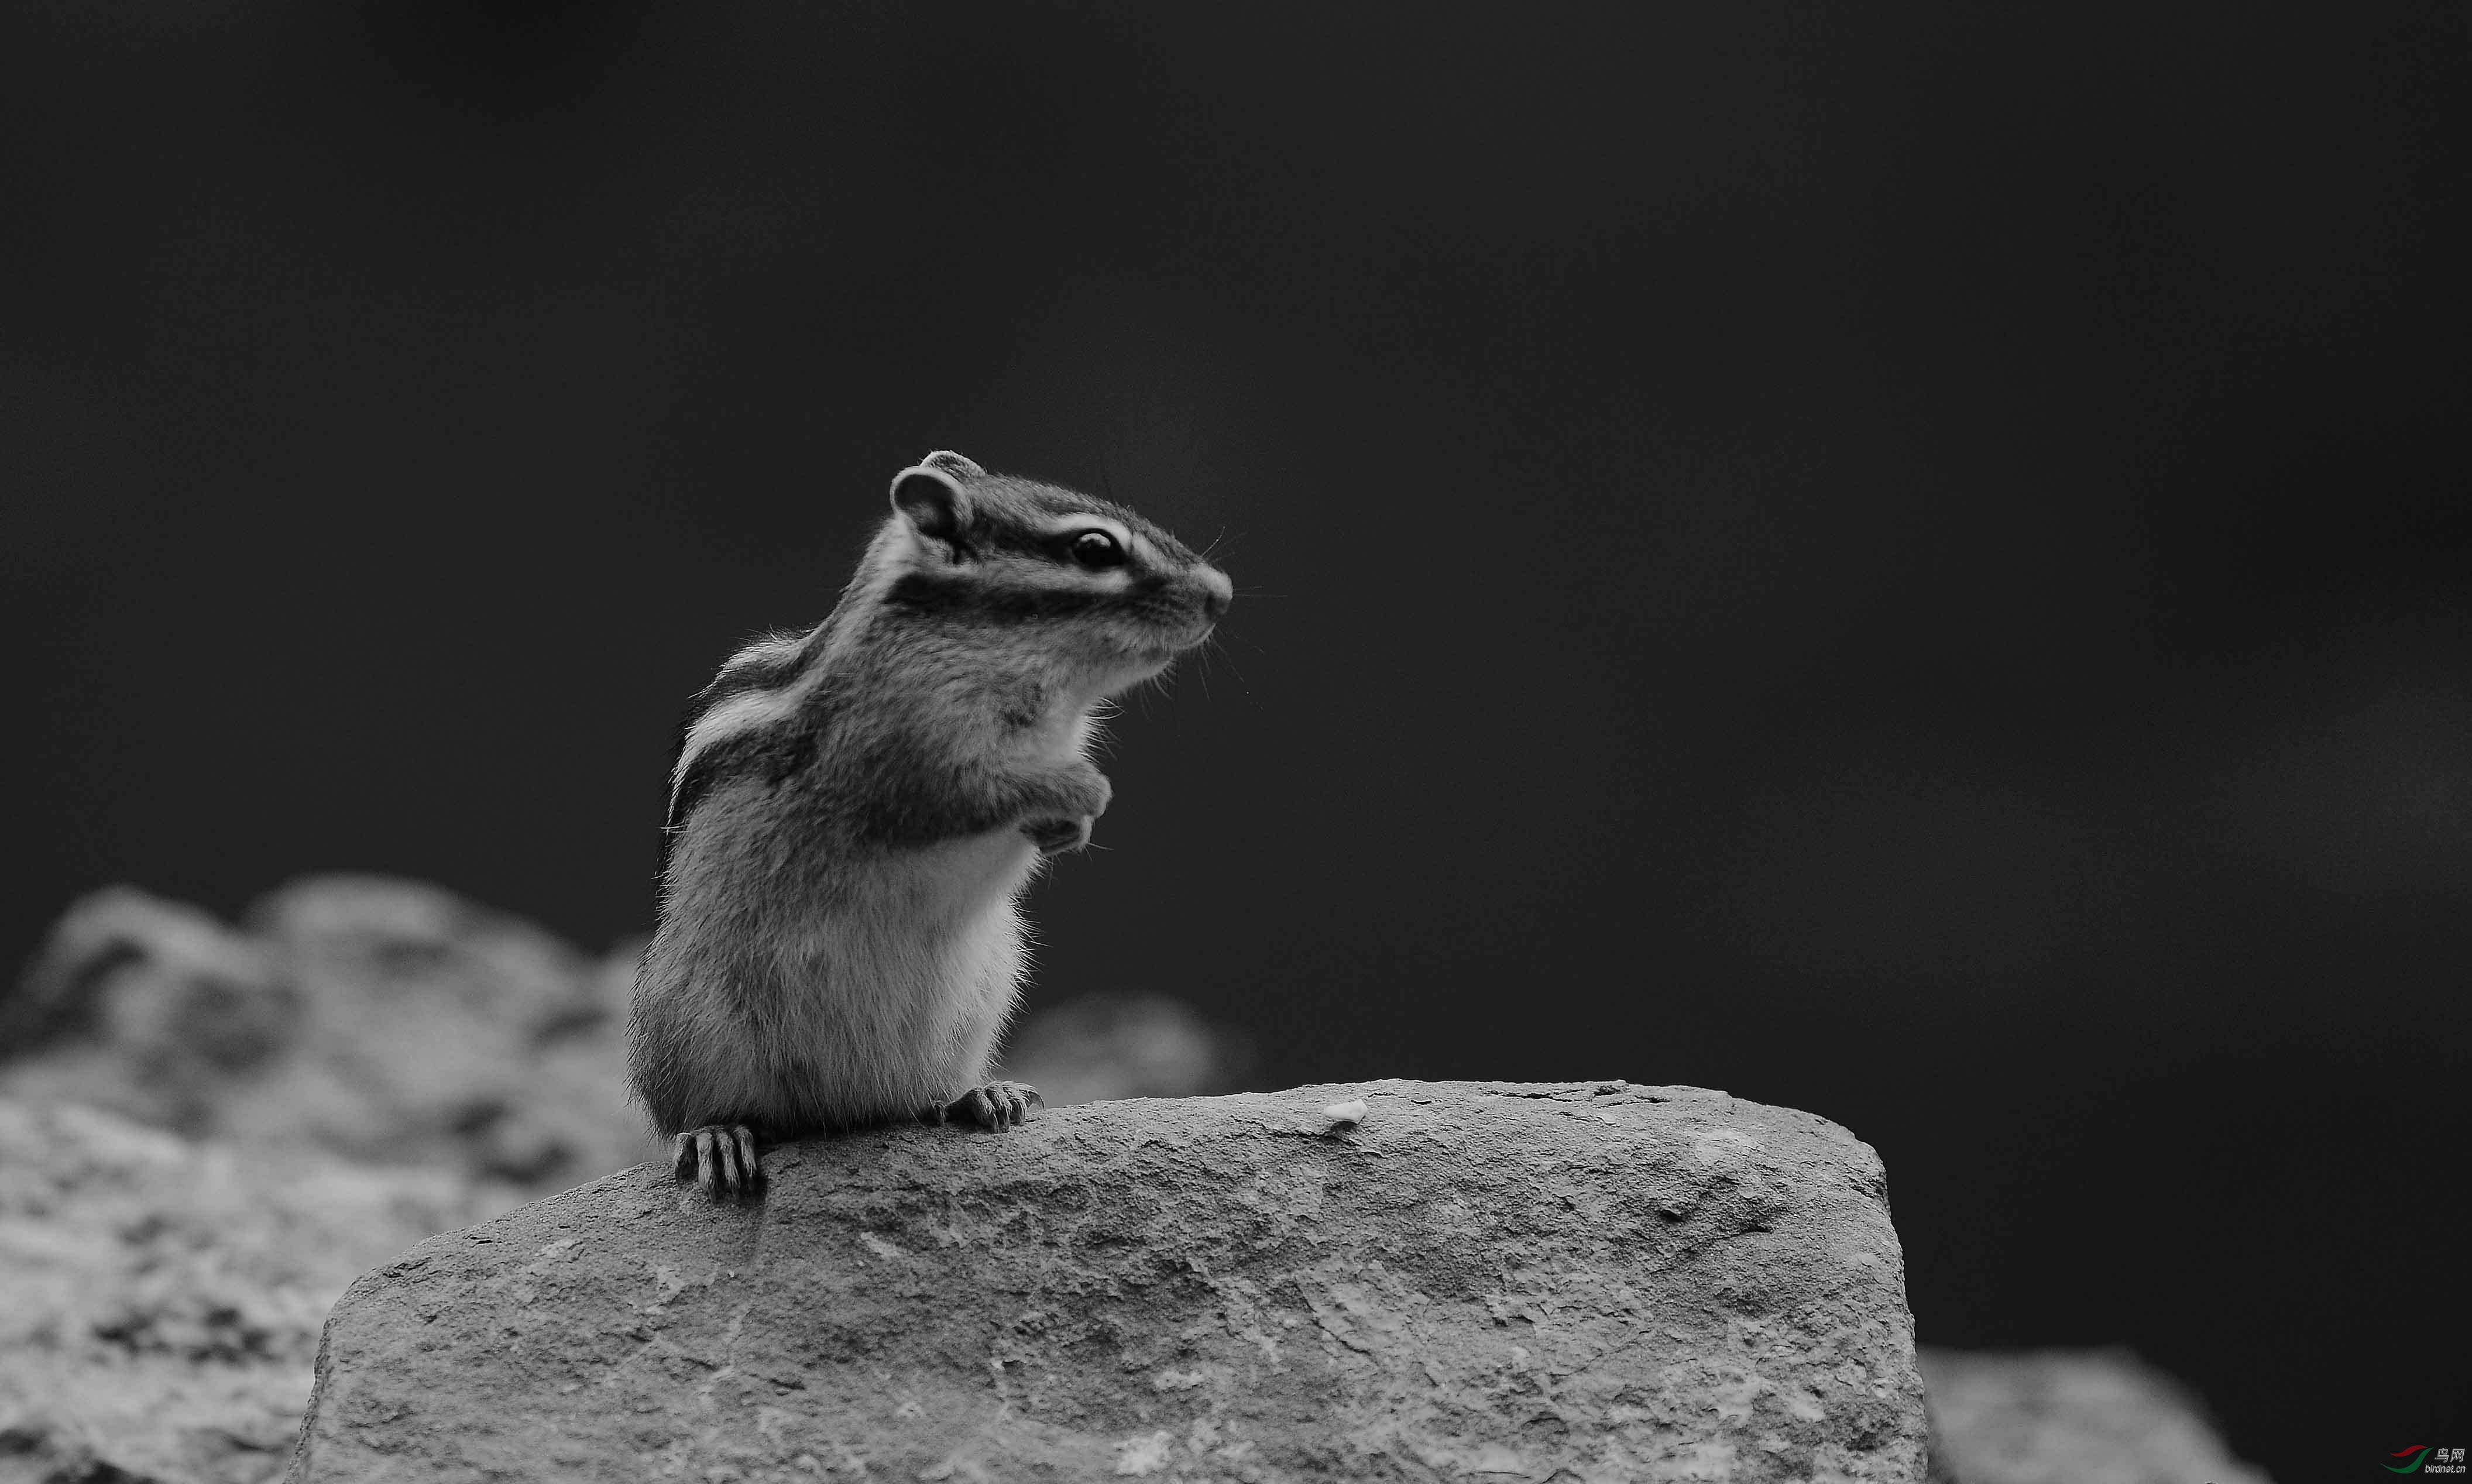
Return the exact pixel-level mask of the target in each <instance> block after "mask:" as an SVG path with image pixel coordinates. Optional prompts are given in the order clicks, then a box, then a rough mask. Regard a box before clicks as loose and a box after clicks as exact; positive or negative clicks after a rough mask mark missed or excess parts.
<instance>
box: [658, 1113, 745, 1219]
mask: <svg viewBox="0 0 2472 1484" xmlns="http://www.w3.org/2000/svg"><path fill="white" fill-rule="evenodd" d="M670 1172H671V1173H672V1174H674V1175H676V1176H677V1180H678V1183H679V1184H680V1185H692V1186H694V1187H695V1188H696V1189H697V1190H701V1191H702V1192H703V1193H704V1195H705V1196H706V1198H708V1199H711V1200H716V1201H722V1200H734V1199H736V1198H737V1197H739V1196H742V1195H752V1194H754V1193H755V1188H756V1186H757V1185H759V1184H761V1183H762V1182H763V1179H764V1171H763V1169H762V1167H761V1166H758V1165H757V1164H756V1163H755V1131H754V1130H753V1129H751V1128H749V1127H748V1126H747V1125H746V1124H744V1123H707V1124H705V1125H704V1126H703V1127H701V1128H691V1129H688V1130H687V1131H686V1132H685V1133H683V1134H680V1135H678V1136H677V1138H676V1139H675V1140H673V1141H672V1142H671V1144H670Z"/></svg>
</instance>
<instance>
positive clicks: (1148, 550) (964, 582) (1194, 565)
mask: <svg viewBox="0 0 2472 1484" xmlns="http://www.w3.org/2000/svg"><path fill="white" fill-rule="evenodd" d="M892 509H893V516H894V518H893V520H892V521H891V522H889V523H888V524H887V529H886V531H885V534H884V536H883V537H881V538H879V540H880V545H879V548H878V550H879V553H880V554H881V555H882V556H883V557H884V558H886V559H887V560H888V562H889V564H890V565H891V568H892V569H893V570H891V571H889V572H888V573H887V576H888V577H891V580H890V582H889V583H888V585H887V586H886V588H885V600H884V601H886V602H887V603H888V604H891V605H892V606H895V607H901V608H906V609H909V610H911V611H913V612H915V613H919V614H922V615H942V616H946V617H949V618H950V619H952V620H953V621H955V622H956V623H960V624H971V625H990V626H994V627H997V628H1002V629H1011V630H1015V631H1018V632H1020V633H1022V635H1023V636H1024V637H1025V638H1030V637H1033V636H1035V639H1036V642H1038V643H1040V644H1042V645H1046V646H1050V647H1052V648H1055V649H1056V650H1058V652H1060V653H1063V654H1067V655H1070V656H1071V658H1072V659H1073V660H1075V661H1076V662H1078V663H1080V664H1081V665H1084V666H1088V667H1090V668H1091V669H1092V670H1093V671H1105V673H1106V675H1107V678H1108V679H1109V681H1110V682H1111V683H1110V684H1108V686H1107V687H1106V688H1107V689H1109V690H1113V689H1116V688H1117V686H1119V685H1129V684H1130V683H1132V681H1134V680H1137V679H1140V678H1142V677H1143V676H1146V675H1150V674H1153V673H1156V672H1157V671H1160V670H1162V669H1164V668H1165V667H1166V666H1167V664H1168V662H1169V661H1170V660H1173V659H1174V658H1175V657H1176V656H1177V654H1178V653H1180V652H1182V651H1183V650H1186V649H1189V648H1193V647H1194V646H1195V645H1198V644H1200V643H1201V642H1202V641H1203V640H1204V639H1207V638H1208V637H1210V630H1211V628H1212V626H1213V625H1215V624H1217V623H1218V622H1219V618H1220V615H1222V614H1224V613H1225V612H1226V611H1227V605H1228V603H1229V602H1230V601H1232V600H1233V597H1234V589H1233V588H1231V587H1230V586H1229V585H1228V581H1227V574H1225V573H1224V572H1222V571H1220V570H1219V569H1218V568H1216V567H1214V566H1212V565H1210V563H1208V562H1207V561H1204V560H1203V559H1202V558H1200V556H1197V555H1195V554H1194V553H1193V552H1192V551H1191V550H1190V549H1189V548H1187V547H1186V546H1185V545H1184V543H1183V542H1181V541H1178V540H1177V538H1176V537H1174V536H1172V535H1169V534H1168V533H1167V532H1166V531H1164V530H1160V529H1159V528H1158V527H1156V526H1153V525H1152V524H1151V523H1150V522H1149V521H1146V520H1144V519H1142V518H1141V517H1140V516H1138V515H1136V514H1134V513H1133V512H1132V511H1130V510H1128V509H1126V508H1125V507H1124V506H1120V505H1116V504H1113V503H1111V502H1109V501H1105V500H1101V499H1098V498H1096V497H1095V496H1091V495H1084V494H1081V493H1078V492H1077V491H1074V490H1070V489H1064V488H1060V487H1058V486H1057V485H1054V484H1041V483H1035V482H1034V481H1031V480H1021V479H1013V478H1010V477H1009V476H1006V475H1000V474H989V473H988V472H987V471H986V470H985V469H982V468H980V467H979V466H978V465H977V464H975V463H972V462H971V461H970V460H969V459H964V458H963V457H962V456H961V455H959V454H952V453H937V454H930V455H928V456H927V457H926V458H925V459H921V460H919V461H918V462H917V463H916V464H915V465H913V466H912V467H910V468H907V469H904V470H902V471H901V472H900V473H899V474H897V475H895V476H893V480H892Z"/></svg>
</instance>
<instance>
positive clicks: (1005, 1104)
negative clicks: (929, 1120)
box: [941, 1082, 1047, 1131]
mask: <svg viewBox="0 0 2472 1484" xmlns="http://www.w3.org/2000/svg"><path fill="white" fill-rule="evenodd" d="M1034 1104H1035V1105H1036V1106H1038V1107H1041V1108H1044V1107H1046V1106H1047V1099H1046V1098H1044V1097H1041V1096H1039V1095H1038V1089H1036V1088H1034V1087H1033V1086H1031V1085H1030V1084H1029V1083H1027V1082H990V1083H988V1084H987V1085H986V1086H985V1087H974V1088H972V1089H970V1090H969V1091H968V1092H966V1093H963V1095H961V1096H959V1097H957V1098H955V1099H953V1101H952V1103H951V1104H950V1105H949V1106H947V1107H946V1108H944V1109H943V1111H942V1114H941V1117H942V1118H943V1119H953V1120H955V1121H957V1122H962V1123H976V1124H977V1125H978V1126H979V1127H981V1128H991V1129H996V1130H998V1131H1002V1130H1004V1129H1008V1128H1019V1127H1020V1126H1021V1125H1022V1124H1024V1123H1026V1122H1028V1121H1030V1110H1031V1107H1032V1106H1033V1105H1034Z"/></svg>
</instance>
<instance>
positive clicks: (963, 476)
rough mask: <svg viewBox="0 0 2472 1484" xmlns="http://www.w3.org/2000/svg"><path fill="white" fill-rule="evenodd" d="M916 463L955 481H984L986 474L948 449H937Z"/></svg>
mask: <svg viewBox="0 0 2472 1484" xmlns="http://www.w3.org/2000/svg"><path fill="white" fill-rule="evenodd" d="M918 461H919V462H920V463H921V464H924V465H925V466H926V467H928V468H930V469H941V470H943V471H944V472H945V473H947V474H949V475H951V476H953V478H955V479H957V480H976V479H985V478H986V473H987V471H986V470H985V469H982V468H980V467H979V466H978V465H977V464H975V463H972V462H971V461H970V460H969V459H964V458H963V457H962V456H961V455H959V454H957V453H955V452H953V451H952V450H951V449H949V448H942V449H938V450H937V451H936V452H934V453H932V454H929V455H928V456H927V457H926V458H924V459H919V460H918Z"/></svg>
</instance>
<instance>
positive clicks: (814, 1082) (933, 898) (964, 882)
mask: <svg viewBox="0 0 2472 1484" xmlns="http://www.w3.org/2000/svg"><path fill="white" fill-rule="evenodd" d="M1037 860H1038V856H1037V850H1036V847H1034V845H1032V844H1031V842H1030V841H1029V840H1028V839H1027V838H1025V837H1023V836H1022V835H1021V833H1020V832H1019V831H1018V830H1016V829H1005V830H999V831H991V832H989V833H987V834H985V835H978V836H967V837H964V838H962V839H956V840H946V841H942V842H939V843H938V844H935V845H931V846H928V847H925V848H923V849H917V850H905V851H900V852H896V853H894V854H892V855H891V857H890V858H889V859H887V860H883V861H881V862H879V863H878V864H877V865H876V866H875V868H874V869H872V870H870V871H868V872H867V873H865V876H864V878H863V879H862V881H861V882H860V883H858V884H857V885H856V888H855V889H854V890H852V891H850V892H849V893H848V894H846V895H844V896H842V897H841V898H840V899H839V900H837V901H835V902H833V903H831V904H830V905H829V906H825V907H821V908H820V910H819V911H817V912H816V913H815V914H814V915H813V916H811V917H807V918H805V919H804V920H802V921H800V922H799V923H797V924H796V926H795V927H794V928H793V929H792V930H790V931H789V932H788V933H787V934H785V935H784V940H783V941H782V942H781V943H780V944H779V945H778V949H777V953H776V957H775V962H774V964H773V966H772V967H773V969H774V972H775V973H776V974H777V975H778V976H779V983H780V987H781V989H782V990H783V991H784V994H783V996H782V1004H783V1008H784V1012H785V1015H784V1019H785V1022H786V1024H785V1025H783V1026H782V1027H781V1028H782V1031H783V1034H782V1035H781V1037H780V1038H779V1041H778V1043H777V1046H778V1052H777V1054H778V1055H779V1057H780V1058H781V1060H782V1062H783V1063H784V1065H782V1066H781V1067H780V1068H779V1071H780V1072H782V1073H783V1075H781V1076H780V1077H779V1078H777V1079H775V1080H773V1084H772V1085H774V1086H776V1087H779V1088H781V1089H783V1090H784V1091H785V1093H786V1095H789V1096H791V1097H793V1098H794V1099H796V1103H797V1104H798V1106H796V1107H794V1108H789V1109H783V1110H781V1112H782V1113H783V1114H784V1115H787V1116H788V1120H790V1121H796V1122H816V1123H824V1124H843V1123H851V1122H864V1121H870V1120H874V1119H884V1118H888V1117H900V1116H904V1115H910V1114H915V1113H917V1112H919V1111H920V1110H922V1109H924V1108H927V1107H930V1106H934V1105H937V1104H940V1103H942V1102H944V1101H947V1100H949V1099H951V1098H952V1097H954V1096H957V1095H960V1094H961V1093H962V1092H963V1091H965V1090H967V1089H968V1088H969V1087H971V1086H973V1085H975V1084H976V1083H978V1082H979V1081H982V1080H984V1078H985V1076H986V1067H987V1062H988V1060H989V1058H990V1057H991V1056H992V1054H993V1052H994V1048H995V1040H996V1036H997V1033H998V1032H999V1031H1000V1030H1001V1029H1002V1028H1003V1025H1004V1022H1005V1019H1006V1017H1007V1016H1008V1015H1009V1014H1010V1012H1011V1009H1012V1002H1013V997H1014V995H1015V993H1016V991H1017V989H1018V987H1019V985H1020V982H1021V976H1022V970H1023V968H1024V964H1025V959H1024V954H1023V950H1022V925H1021V918H1020V915H1019V913H1018V912H1017V911H1016V910H1015V908H1014V906H1013V900H1014V898H1015V897H1016V896H1017V895H1018V894H1019V892H1020V890H1021V888H1022V886H1023V884H1024V883H1027V882H1028V881H1029V879H1030V875H1031V872H1032V871H1033V870H1034V868H1035V866H1036V864H1037Z"/></svg>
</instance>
